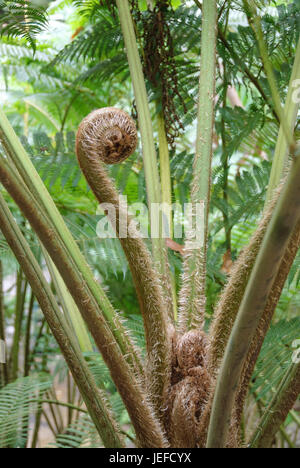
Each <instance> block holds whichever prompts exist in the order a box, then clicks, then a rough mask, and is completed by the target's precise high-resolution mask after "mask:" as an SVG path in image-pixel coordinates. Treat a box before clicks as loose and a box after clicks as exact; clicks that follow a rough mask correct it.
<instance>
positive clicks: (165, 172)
mask: <svg viewBox="0 0 300 468" xmlns="http://www.w3.org/2000/svg"><path fill="white" fill-rule="evenodd" d="M157 123H158V144H159V160H160V179H161V186H162V203H163V204H165V206H167V207H168V209H167V213H165V217H166V221H167V223H168V229H169V234H170V238H171V239H173V237H174V229H173V216H172V210H171V207H172V184H171V168H170V153H169V147H168V140H167V135H166V129H165V120H164V116H163V114H162V113H159V114H158V117H157ZM170 274H171V287H172V297H173V312H174V319H175V321H177V295H176V284H175V278H174V276H173V275H172V273H170Z"/></svg>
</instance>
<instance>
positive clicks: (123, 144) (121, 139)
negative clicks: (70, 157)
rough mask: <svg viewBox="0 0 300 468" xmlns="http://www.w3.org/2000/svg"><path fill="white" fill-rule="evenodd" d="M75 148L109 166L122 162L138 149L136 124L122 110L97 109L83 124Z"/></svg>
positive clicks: (111, 108) (112, 108) (110, 108)
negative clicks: (77, 147) (78, 146)
mask: <svg viewBox="0 0 300 468" xmlns="http://www.w3.org/2000/svg"><path fill="white" fill-rule="evenodd" d="M76 145H81V147H82V148H81V149H82V150H84V152H85V153H86V154H90V155H91V156H92V155H93V156H94V157H99V159H101V161H103V162H105V163H106V164H117V163H120V162H122V161H124V160H125V159H127V158H128V157H129V156H130V155H131V154H133V152H134V151H135V149H136V146H137V130H136V126H135V123H134V121H133V120H132V118H131V117H130V116H129V115H128V114H127V113H126V112H125V111H123V110H121V109H116V108H114V107H104V108H102V109H97V110H94V111H93V112H91V113H90V114H89V115H88V116H87V117H85V119H83V121H82V122H81V124H80V126H79V129H78V132H77V139H76Z"/></svg>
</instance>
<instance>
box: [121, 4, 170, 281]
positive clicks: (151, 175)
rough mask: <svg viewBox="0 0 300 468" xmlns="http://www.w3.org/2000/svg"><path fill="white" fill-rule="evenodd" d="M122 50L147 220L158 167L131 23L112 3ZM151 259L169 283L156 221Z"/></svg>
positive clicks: (156, 200) (126, 11) (156, 193)
mask: <svg viewBox="0 0 300 468" xmlns="http://www.w3.org/2000/svg"><path fill="white" fill-rule="evenodd" d="M116 3H117V6H118V10H119V16H120V22H121V27H122V31H123V36H124V41H125V47H126V52H127V57H128V63H129V69H130V75H131V79H132V84H133V89H134V94H135V100H136V106H137V111H138V119H139V127H140V132H141V138H142V147H143V160H144V169H145V178H146V188H147V195H148V205H149V210H150V216H151V213H152V212H153V210H154V209H155V205H156V206H157V204H160V203H161V185H160V180H159V173H158V164H157V157H156V151H155V144H154V137H153V128H152V121H151V115H150V109H149V104H148V97H147V91H146V85H145V80H144V75H143V68H142V64H141V59H140V56H139V51H138V47H137V43H136V37H135V32H134V26H133V21H132V17H131V13H130V8H129V4H128V0H116ZM152 246H153V256H154V260H155V263H156V265H157V267H158V270H159V272H160V274H161V275H162V278H163V281H165V282H168V283H169V282H170V278H169V267H168V263H167V257H166V247H165V241H164V239H163V237H162V223H161V220H160V235H159V238H154V237H153V238H152Z"/></svg>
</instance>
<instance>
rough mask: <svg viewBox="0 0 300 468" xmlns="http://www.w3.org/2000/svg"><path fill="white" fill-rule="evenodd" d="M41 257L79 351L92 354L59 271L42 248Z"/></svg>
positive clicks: (87, 337) (78, 314)
mask: <svg viewBox="0 0 300 468" xmlns="http://www.w3.org/2000/svg"><path fill="white" fill-rule="evenodd" d="M42 250H43V255H44V258H45V261H46V264H47V268H48V271H49V273H50V276H51V278H52V281H53V284H54V287H55V291H56V294H57V296H58V297H59V301H60V304H61V307H62V309H63V311H64V314H65V316H66V317H67V318H68V320H69V322H70V324H71V327H72V328H73V330H74V333H75V335H76V337H77V339H78V343H79V346H80V349H81V351H82V352H83V353H87V352H92V351H93V346H92V343H91V340H90V337H89V334H88V331H87V328H86V325H85V322H84V320H83V318H82V316H81V315H80V312H79V310H78V308H77V305H76V304H75V301H74V299H73V298H72V296H71V294H70V293H69V291H68V289H67V287H66V285H65V283H64V281H63V279H62V277H61V275H60V273H59V271H58V270H57V268H56V266H55V265H54V263H53V262H52V260H51V258H50V257H49V255H48V253H47V251H46V250H45V249H44V248H43V246H42Z"/></svg>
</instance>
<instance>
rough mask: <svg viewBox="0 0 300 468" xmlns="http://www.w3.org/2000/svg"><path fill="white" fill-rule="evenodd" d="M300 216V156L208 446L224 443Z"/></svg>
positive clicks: (220, 387) (231, 346) (261, 260)
mask: <svg viewBox="0 0 300 468" xmlns="http://www.w3.org/2000/svg"><path fill="white" fill-rule="evenodd" d="M299 219H300V158H296V159H295V161H294V163H293V166H292V168H291V171H290V174H289V176H288V179H287V182H286V184H285V186H284V188H283V191H282V194H281V197H280V199H279V201H278V203H277V206H276V208H275V211H274V214H273V216H272V219H271V221H270V224H269V226H268V228H267V231H266V234H265V237H264V240H263V243H262V246H261V249H260V251H259V254H258V257H257V259H256V262H255V265H254V268H253V270H252V273H251V275H250V278H249V282H248V285H247V288H246V291H245V295H244V297H243V300H242V303H241V306H240V310H239V313H238V316H237V319H236V321H235V324H234V327H233V330H232V333H231V336H230V339H229V342H228V345H227V347H226V350H225V355H224V359H223V362H222V365H221V368H220V372H219V376H218V380H217V386H216V391H215V395H214V403H213V407H212V414H211V420H210V425H209V431H208V442H207V446H208V447H216V448H218V447H224V446H225V444H226V440H227V434H228V430H229V426H230V421H231V413H232V409H233V405H234V401H235V398H236V393H237V388H238V383H239V380H240V377H241V373H242V370H243V366H244V363H245V360H246V358H247V355H248V352H249V349H250V346H251V341H252V339H253V337H254V335H255V332H256V330H257V327H258V325H259V322H260V320H261V318H262V315H263V312H264V310H265V307H266V303H267V299H268V297H269V294H270V292H271V289H272V286H273V283H274V280H275V278H276V275H277V274H278V268H279V266H280V263H281V261H282V258H283V256H284V252H285V250H286V248H287V245H288V242H289V239H290V236H291V234H292V232H293V230H294V229H295V227H296V225H297V223H298V221H299Z"/></svg>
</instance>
